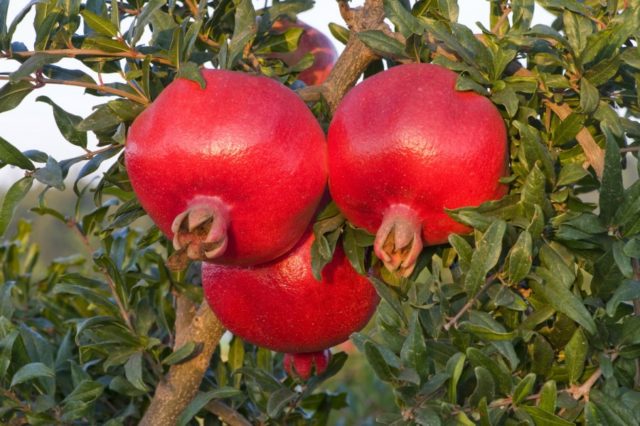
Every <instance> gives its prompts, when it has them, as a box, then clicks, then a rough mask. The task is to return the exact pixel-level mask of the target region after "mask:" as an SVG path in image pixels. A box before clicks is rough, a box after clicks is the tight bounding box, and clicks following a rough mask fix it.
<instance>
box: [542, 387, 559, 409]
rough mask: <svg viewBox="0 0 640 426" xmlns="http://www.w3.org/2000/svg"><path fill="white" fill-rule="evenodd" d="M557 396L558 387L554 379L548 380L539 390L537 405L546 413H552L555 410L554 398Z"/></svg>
mask: <svg viewBox="0 0 640 426" xmlns="http://www.w3.org/2000/svg"><path fill="white" fill-rule="evenodd" d="M557 398H558V389H557V387H556V382H555V380H549V381H548V382H546V383H545V384H544V385H542V389H541V390H540V402H539V403H538V407H540V409H541V410H544V411H546V412H547V413H551V414H553V413H554V412H555V411H556V400H557Z"/></svg>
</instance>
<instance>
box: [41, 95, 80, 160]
mask: <svg viewBox="0 0 640 426" xmlns="http://www.w3.org/2000/svg"><path fill="white" fill-rule="evenodd" d="M36 102H44V103H46V104H49V105H51V107H52V108H53V117H54V119H55V121H56V125H57V126H58V129H59V130H60V133H61V134H62V136H64V138H65V139H66V140H68V141H69V142H71V143H72V144H74V145H76V146H80V147H82V148H86V147H87V133H86V132H81V131H79V130H77V129H76V126H77V125H78V124H79V123H80V122H81V121H82V117H79V116H77V115H73V114H70V113H68V112H67V111H65V110H63V109H62V108H60V107H59V106H58V105H57V104H56V103H55V102H53V101H52V100H51V99H49V98H48V97H47V96H38V97H37V98H36Z"/></svg>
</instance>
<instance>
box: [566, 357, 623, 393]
mask: <svg viewBox="0 0 640 426" xmlns="http://www.w3.org/2000/svg"><path fill="white" fill-rule="evenodd" d="M617 357H618V354H617V353H613V354H611V362H613V361H615V360H616V358H617ZM600 376H602V368H601V367H598V368H597V369H596V371H594V372H593V373H592V374H591V376H589V378H588V379H587V380H586V381H585V382H584V383H583V384H581V385H580V386H572V387H571V388H569V390H568V392H569V393H570V394H571V396H572V397H573V399H575V400H576V401H579V400H580V399H582V398H584V399H585V400H586V401H589V393H590V392H591V388H592V387H593V385H595V384H596V382H597V381H598V379H600Z"/></svg>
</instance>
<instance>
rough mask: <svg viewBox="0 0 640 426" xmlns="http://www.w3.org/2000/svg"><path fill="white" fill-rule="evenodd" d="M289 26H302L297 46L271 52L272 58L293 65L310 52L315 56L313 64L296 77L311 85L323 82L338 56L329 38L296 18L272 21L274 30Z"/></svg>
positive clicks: (281, 29)
mask: <svg viewBox="0 0 640 426" xmlns="http://www.w3.org/2000/svg"><path fill="white" fill-rule="evenodd" d="M291 27H297V28H302V30H303V32H302V35H301V36H300V40H299V41H298V48H297V49H296V50H295V51H293V52H286V53H273V54H271V55H270V56H271V57H273V58H278V59H282V60H283V61H284V62H285V63H286V64H287V65H289V66H293V65H295V64H297V63H298V62H299V61H300V60H301V59H302V58H303V57H304V55H306V54H307V53H309V52H311V54H313V56H314V57H315V60H314V61H313V64H312V65H311V66H310V67H309V68H307V69H306V70H304V71H302V72H301V73H300V74H299V75H298V79H299V80H302V81H304V83H305V84H307V85H309V86H312V85H315V84H321V83H322V82H324V81H325V80H326V79H327V77H328V76H329V73H330V72H331V68H333V64H334V63H335V62H336V59H337V58H338V52H336V48H335V47H334V46H333V43H332V42H331V39H329V37H327V36H325V35H324V34H322V33H321V32H320V31H318V30H317V29H315V28H313V27H312V26H309V25H307V24H305V23H304V22H302V21H301V20H299V19H298V20H297V21H296V22H291V21H289V20H287V19H279V20H277V21H275V22H274V23H273V29H274V30H276V31H285V30H287V29H289V28H291Z"/></svg>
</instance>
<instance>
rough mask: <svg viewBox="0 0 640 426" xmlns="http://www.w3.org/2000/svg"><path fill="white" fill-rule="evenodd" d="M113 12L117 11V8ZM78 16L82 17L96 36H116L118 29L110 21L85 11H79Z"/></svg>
mask: <svg viewBox="0 0 640 426" xmlns="http://www.w3.org/2000/svg"><path fill="white" fill-rule="evenodd" d="M115 10H116V11H117V10H118V8H117V7H116V9H115ZM80 15H82V17H83V18H84V21H85V22H86V23H87V25H89V27H90V28H91V29H92V30H94V31H95V32H97V33H98V34H102V35H105V36H107V37H115V36H117V35H118V27H117V26H116V25H115V24H114V23H113V22H111V20H109V19H105V18H103V17H102V16H99V15H96V14H95V13H93V12H91V11H90V10H87V9H84V10H83V11H81V12H80Z"/></svg>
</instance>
